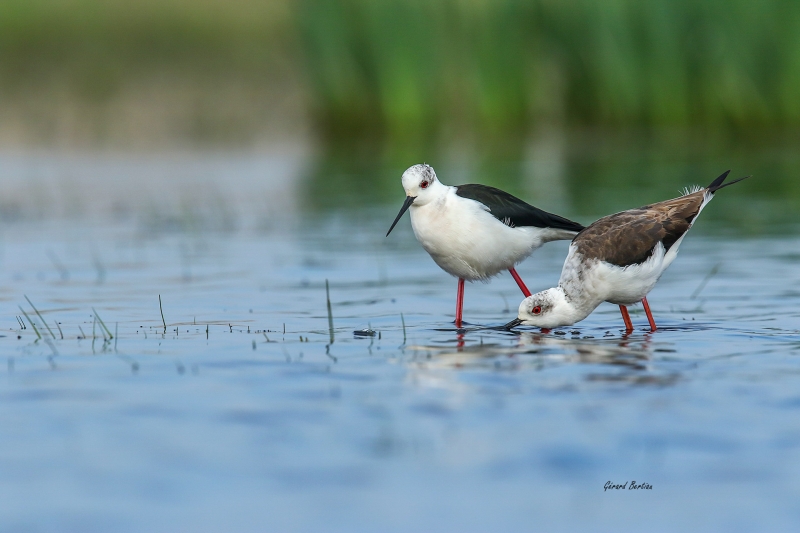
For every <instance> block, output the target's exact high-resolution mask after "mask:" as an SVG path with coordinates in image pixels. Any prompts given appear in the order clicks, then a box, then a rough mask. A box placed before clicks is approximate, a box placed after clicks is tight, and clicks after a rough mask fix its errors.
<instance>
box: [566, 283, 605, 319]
mask: <svg viewBox="0 0 800 533" xmlns="http://www.w3.org/2000/svg"><path fill="white" fill-rule="evenodd" d="M555 290H556V291H558V292H559V293H560V294H561V297H562V302H563V303H561V304H560V305H559V312H560V313H561V315H562V316H564V317H565V318H567V319H568V320H570V321H571V323H572V324H574V323H576V322H580V321H581V320H583V319H584V318H586V317H587V316H589V315H590V314H591V313H592V311H594V310H595V309H596V308H597V306H598V305H600V304H601V303H602V301H603V300H602V299H598V298H595V297H593V295H592V294H590V293H587V292H586V291H582V290H574V287H573V286H572V285H570V284H566V285H565V284H562V283H559V285H558V287H557V288H556V289H555Z"/></svg>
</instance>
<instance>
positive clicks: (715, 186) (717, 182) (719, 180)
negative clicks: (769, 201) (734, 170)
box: [706, 170, 750, 194]
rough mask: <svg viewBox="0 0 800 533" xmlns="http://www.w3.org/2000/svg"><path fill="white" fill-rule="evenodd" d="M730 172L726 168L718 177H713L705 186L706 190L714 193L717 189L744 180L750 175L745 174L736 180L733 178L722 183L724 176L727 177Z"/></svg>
mask: <svg viewBox="0 0 800 533" xmlns="http://www.w3.org/2000/svg"><path fill="white" fill-rule="evenodd" d="M730 172H731V171H730V170H726V171H725V172H723V173H722V174H721V175H720V177H718V178H717V179H715V180H714V181H712V182H711V185H709V186H708V187H706V190H707V191H708V192H709V193H710V194H714V193H715V192H717V191H718V190H720V189H723V188H725V187H727V186H728V185H733V184H734V183H739V182H740V181H742V180H746V179H747V178H749V177H750V176H745V177H743V178H739V179H738V180H733V181H729V182H728V183H724V181H725V178H727V177H728V174H730Z"/></svg>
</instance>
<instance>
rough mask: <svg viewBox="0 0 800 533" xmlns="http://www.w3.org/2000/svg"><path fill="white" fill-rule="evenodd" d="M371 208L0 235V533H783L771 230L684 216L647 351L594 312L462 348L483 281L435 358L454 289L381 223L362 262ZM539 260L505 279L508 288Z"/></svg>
mask: <svg viewBox="0 0 800 533" xmlns="http://www.w3.org/2000/svg"><path fill="white" fill-rule="evenodd" d="M399 195H402V192H399ZM396 208H397V206H386V207H385V208H379V209H375V210H369V211H364V212H351V213H342V212H339V213H334V214H328V215H320V216H318V217H310V218H308V219H305V220H303V219H302V218H301V219H296V218H295V219H291V220H288V221H286V220H284V222H280V223H279V222H275V221H273V222H272V223H270V224H261V223H257V224H253V225H249V226H248V225H244V224H243V225H240V226H237V227H233V228H228V229H224V228H223V229H220V228H219V227H216V226H214V227H211V228H210V229H209V228H208V227H204V226H202V225H200V226H192V227H191V228H189V229H186V226H185V225H183V226H181V228H182V229H179V230H175V228H174V227H173V226H172V225H170V224H166V225H164V226H162V227H154V226H152V225H148V224H147V223H144V222H143V220H145V217H139V218H134V219H123V220H117V221H110V222H106V223H103V224H98V223H97V222H92V221H86V220H80V219H78V220H75V219H63V218H57V219H51V218H48V217H46V216H45V217H40V218H37V219H32V220H25V221H22V222H15V223H8V224H6V225H5V226H4V229H3V232H2V240H1V241H0V266H2V269H1V270H0V276H1V277H0V309H2V310H3V314H2V318H0V320H2V322H0V327H2V331H1V332H0V334H1V335H3V336H2V337H0V354H2V360H0V422H1V423H2V428H3V429H2V431H0V473H2V475H0V502H2V504H0V531H9V532H11V531H15V532H16V531H89V532H90V531H541V530H548V531H573V530H582V531H589V530H591V531H612V530H613V531H633V530H637V531H638V530H647V531H679V530H707V531H766V530H770V531H775V530H796V529H797V528H798V527H800V506H798V505H797V502H798V500H799V499H800V306H799V305H798V304H799V303H800V269H798V267H797V265H798V260H799V259H800V239H799V238H797V237H796V236H795V234H793V233H792V232H784V233H777V234H760V235H750V236H744V237H742V236H740V235H738V234H737V233H735V232H726V231H724V230H721V229H720V228H716V227H714V226H712V225H710V224H709V225H708V227H705V228H704V226H703V219H702V218H701V219H700V220H699V221H698V224H697V225H696V227H695V229H693V230H692V234H690V235H689V236H688V237H687V239H686V241H685V242H684V244H683V246H682V248H681V254H680V256H679V258H678V260H677V261H676V262H675V263H674V264H673V265H672V266H671V268H670V269H669V270H668V271H667V273H666V274H665V275H664V276H663V278H662V280H661V281H660V283H659V285H658V286H657V287H656V288H655V290H654V291H653V292H652V293H651V295H650V297H649V301H650V303H651V306H652V309H653V312H654V315H655V318H656V321H657V322H658V325H659V330H658V331H656V332H655V333H650V332H649V331H648V328H647V327H646V324H647V321H646V318H645V317H644V314H643V312H642V310H641V308H633V309H632V316H633V321H634V324H635V326H636V328H637V329H636V331H635V332H634V333H633V334H632V335H630V336H626V335H624V332H623V324H622V320H621V317H620V315H619V311H618V309H617V308H616V307H615V306H612V305H609V304H604V305H602V306H601V307H600V308H598V310H597V311H596V312H595V313H594V314H592V315H591V316H590V317H589V318H588V319H587V320H585V321H584V322H581V323H579V324H578V325H576V326H574V327H570V328H562V329H560V330H555V331H554V332H552V333H550V334H547V335H543V334H541V333H540V332H539V331H538V330H535V329H532V328H531V329H525V328H522V329H520V330H519V331H518V332H513V333H511V332H505V331H498V330H493V329H486V328H485V326H497V325H501V324H503V323H505V322H507V321H508V320H510V319H511V318H513V317H514V316H515V313H514V310H515V309H516V307H517V306H518V304H519V302H520V300H521V295H520V293H519V291H518V289H517V288H516V285H515V284H514V282H513V280H512V279H511V278H510V276H508V275H503V276H499V277H498V278H495V279H494V280H493V281H492V282H491V283H490V284H475V285H469V284H468V285H467V290H466V299H465V319H466V320H467V321H468V322H469V323H470V324H471V325H470V326H469V328H468V331H467V332H466V334H465V335H463V337H459V336H458V335H457V332H456V331H455V330H454V328H453V325H452V319H453V316H452V315H453V308H454V303H455V289H456V282H455V280H454V279H452V278H450V277H449V276H447V275H446V274H444V273H443V272H441V271H440V270H439V269H438V268H437V267H436V265H435V264H434V263H433V261H432V260H431V259H430V258H429V257H428V256H427V255H426V254H425V253H424V252H423V251H422V250H421V249H420V247H419V246H418V245H417V243H416V242H415V241H414V239H413V235H412V234H411V231H410V229H409V227H408V226H409V225H408V221H407V220H405V221H403V222H402V223H401V224H400V225H399V226H398V228H397V229H396V230H395V232H396V234H395V233H394V232H393V233H392V236H391V237H390V238H389V239H386V238H384V234H385V232H386V229H387V228H388V224H389V223H390V222H391V220H392V219H393V216H394V214H395V212H396ZM715 208H716V209H720V210H724V209H725V204H724V199H723V196H722V194H720V195H719V199H715V200H714V202H713V203H712V204H711V205H710V206H709V207H708V209H707V211H708V212H710V211H712V210H713V209H715ZM706 215H707V212H704V213H703V216H706ZM711 218H713V217H711ZM275 220H278V219H275ZM565 254H566V243H554V244H551V245H548V246H546V247H544V248H543V249H541V250H539V251H538V252H537V253H536V254H535V255H534V256H533V257H531V258H530V259H529V260H527V261H526V262H525V263H523V264H522V265H521V266H520V268H519V272H520V274H521V275H522V277H523V278H524V279H525V281H526V282H527V283H528V286H529V287H530V288H531V290H534V291H535V290H541V289H543V288H547V287H549V286H551V285H552V284H554V283H555V282H556V281H557V279H558V274H559V271H560V266H561V263H562V262H563V258H564V256H565ZM326 280H328V282H329V291H330V301H331V309H332V320H333V326H334V328H333V342H331V331H330V330H329V327H328V314H327V307H326V289H325V281H326ZM704 282H705V284H704V285H703V283H704ZM26 295H27V297H28V298H30V300H31V302H33V304H34V305H35V306H36V308H37V309H38V310H39V311H40V312H41V313H42V316H43V317H44V321H45V322H46V323H47V325H49V326H50V329H51V330H52V331H53V335H52V336H51V335H50V333H49V332H48V330H47V329H46V327H45V326H44V324H43V321H42V319H40V318H38V317H37V316H36V315H35V313H33V309H32V307H31V305H30V304H29V303H28V302H27V301H26V299H25V296H26ZM159 295H160V296H161V300H162V308H163V315H164V319H163V322H162V316H161V311H160V309H159V300H158V298H159ZM19 306H22V308H23V309H24V310H25V311H26V312H27V313H28V314H29V316H30V317H31V320H32V321H33V322H35V323H36V324H37V326H38V327H39V329H40V330H41V331H40V334H41V335H42V336H43V338H42V339H41V340H39V339H38V338H37V335H36V333H35V332H34V331H33V330H32V327H31V326H30V325H28V326H27V329H22V328H21V327H20V325H19V322H18V321H17V319H16V318H15V316H22V312H21V311H20V308H19ZM95 311H96V313H97V316H99V318H100V319H102V321H103V323H104V324H105V325H106V327H108V329H109V331H110V332H111V333H112V334H115V332H116V334H115V337H114V338H113V339H108V335H107V334H104V330H103V327H102V325H101V324H100V323H99V322H98V321H96V317H95ZM401 315H402V319H401ZM403 320H404V321H405V328H404V327H403ZM23 321H24V322H26V323H27V322H28V321H27V319H24V318H23ZM56 323H58V326H60V328H61V331H60V332H59V330H58V327H57V325H56ZM164 323H166V328H165V326H164ZM284 328H285V329H284ZM367 328H371V329H372V330H374V331H375V332H376V334H375V336H374V337H359V336H356V335H354V331H356V330H363V329H367ZM165 329H166V332H165ZM207 331H208V332H207ZM284 331H285V332H284ZM62 333H63V339H62V338H61V335H62ZM18 337H19V338H18ZM53 337H55V338H53ZM104 337H105V339H104ZM609 481H611V482H612V483H619V484H622V483H626V482H627V483H628V486H630V484H631V482H632V481H635V482H636V483H637V484H640V483H647V484H649V485H650V486H652V489H640V490H604V485H605V484H606V483H607V482H609Z"/></svg>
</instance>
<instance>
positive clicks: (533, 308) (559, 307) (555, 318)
mask: <svg viewBox="0 0 800 533" xmlns="http://www.w3.org/2000/svg"><path fill="white" fill-rule="evenodd" d="M576 311H577V310H576V309H575V308H574V307H573V305H572V304H571V303H569V301H567V298H566V296H565V294H564V290H563V289H562V288H561V287H553V288H552V289H547V290H546V291H542V292H537V293H536V294H533V295H531V296H528V297H527V298H525V299H524V300H522V303H521V304H519V313H518V314H517V318H516V320H512V321H511V322H509V323H508V324H507V325H506V326H507V327H509V328H512V327H514V326H519V325H525V326H536V327H539V328H545V329H550V328H557V327H560V326H571V325H572V324H574V323H575V322H577V321H578V320H581V318H578V317H577V316H576V315H577V313H576Z"/></svg>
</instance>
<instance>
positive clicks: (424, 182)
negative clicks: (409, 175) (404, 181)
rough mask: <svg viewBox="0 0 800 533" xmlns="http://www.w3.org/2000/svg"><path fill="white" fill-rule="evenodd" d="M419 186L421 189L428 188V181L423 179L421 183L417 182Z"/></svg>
mask: <svg viewBox="0 0 800 533" xmlns="http://www.w3.org/2000/svg"><path fill="white" fill-rule="evenodd" d="M419 186H420V188H421V189H427V188H428V182H427V181H423V182H422V183H420V184H419Z"/></svg>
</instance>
